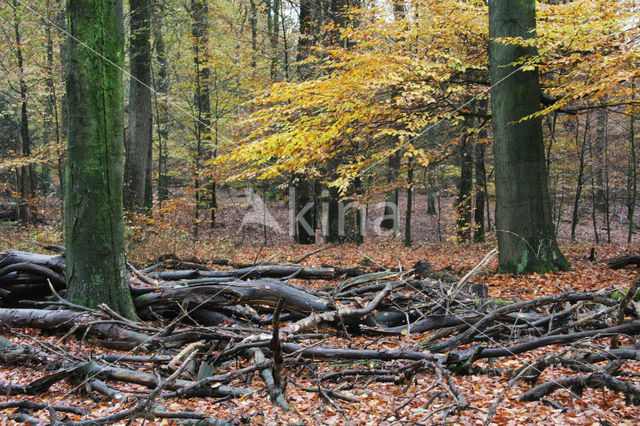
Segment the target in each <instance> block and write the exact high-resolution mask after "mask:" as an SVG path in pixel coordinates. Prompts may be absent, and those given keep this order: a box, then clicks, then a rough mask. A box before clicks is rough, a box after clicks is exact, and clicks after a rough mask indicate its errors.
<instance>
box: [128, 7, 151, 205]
mask: <svg viewBox="0 0 640 426" xmlns="http://www.w3.org/2000/svg"><path fill="white" fill-rule="evenodd" d="M130 4H131V36H130V39H129V43H130V55H129V57H130V72H131V79H130V89H129V91H130V95H129V96H130V102H129V137H127V138H126V146H125V148H126V150H125V152H126V156H125V163H124V206H125V208H126V209H127V210H131V211H134V210H138V211H140V210H142V209H143V208H144V207H145V200H146V201H148V199H149V197H148V195H147V197H145V192H146V191H147V187H146V178H147V175H148V173H147V167H148V165H149V166H150V164H148V163H149V150H150V149H151V146H152V143H151V142H152V141H151V138H152V130H151V129H152V118H151V45H150V42H149V40H150V34H151V0H130Z"/></svg>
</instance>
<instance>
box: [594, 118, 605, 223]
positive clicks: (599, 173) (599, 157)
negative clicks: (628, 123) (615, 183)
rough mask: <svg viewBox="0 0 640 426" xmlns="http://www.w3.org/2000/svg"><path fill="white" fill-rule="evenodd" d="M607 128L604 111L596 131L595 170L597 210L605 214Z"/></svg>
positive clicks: (595, 202)
mask: <svg viewBox="0 0 640 426" xmlns="http://www.w3.org/2000/svg"><path fill="white" fill-rule="evenodd" d="M606 127H607V110H606V109H602V110H600V111H598V122H597V129H596V143H595V147H594V148H595V151H596V156H595V159H596V163H595V165H596V168H595V171H594V173H595V179H596V184H597V188H596V198H595V201H594V204H595V206H596V209H597V210H598V211H599V212H601V213H604V211H605V209H606V202H605V188H604V186H605V185H604V167H605V166H604V163H603V158H604V149H605V147H606V145H607V137H606Z"/></svg>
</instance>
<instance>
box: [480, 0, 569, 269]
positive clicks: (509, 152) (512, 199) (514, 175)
mask: <svg viewBox="0 0 640 426" xmlns="http://www.w3.org/2000/svg"><path fill="white" fill-rule="evenodd" d="M535 27H536V12H535V1H534V0H490V1H489V37H490V39H491V40H494V39H495V38H499V37H523V38H525V39H528V38H531V37H535V33H534V32H533V30H535ZM536 54H537V52H536V50H535V49H534V48H532V47H521V46H517V45H504V44H501V43H498V42H495V41H493V42H490V45H489V64H490V69H491V108H492V121H493V134H494V144H495V162H496V198H497V200H496V215H497V218H496V220H497V227H496V230H497V234H498V249H499V250H500V269H501V270H503V271H505V272H513V273H522V272H528V271H540V272H544V271H548V270H557V269H561V270H566V269H568V268H569V266H570V265H569V262H568V261H567V259H566V258H565V257H564V256H563V255H562V253H561V252H560V250H559V248H558V245H557V242H556V237H555V232H554V229H553V223H552V218H551V207H550V202H549V188H548V183H547V171H546V167H545V157H544V144H543V140H542V123H541V120H540V118H532V119H528V120H526V121H523V122H518V120H520V119H522V118H524V117H527V116H529V115H531V114H533V113H535V112H537V111H538V110H539V108H540V101H539V99H540V87H539V81H538V71H537V69H536V70H532V71H522V70H519V69H516V68H515V67H513V66H511V65H509V64H511V63H513V62H514V61H517V60H518V59H520V58H521V57H522V56H525V55H532V56H535V55H536Z"/></svg>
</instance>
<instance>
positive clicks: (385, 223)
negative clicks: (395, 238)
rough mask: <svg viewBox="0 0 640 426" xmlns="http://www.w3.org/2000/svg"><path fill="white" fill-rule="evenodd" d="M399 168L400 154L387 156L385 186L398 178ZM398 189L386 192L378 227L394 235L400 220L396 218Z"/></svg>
mask: <svg viewBox="0 0 640 426" xmlns="http://www.w3.org/2000/svg"><path fill="white" fill-rule="evenodd" d="M399 168H400V153H399V152H395V153H393V154H391V155H390V156H389V170H388V171H387V184H388V185H392V184H393V183H394V180H395V179H396V178H397V177H398V169H399ZM398 195H399V192H398V188H396V189H393V190H391V191H389V192H387V196H386V199H385V204H384V213H383V215H382V221H381V222H380V227H381V228H382V229H389V230H393V234H394V235H395V234H396V233H397V232H398V229H399V226H400V219H399V218H398Z"/></svg>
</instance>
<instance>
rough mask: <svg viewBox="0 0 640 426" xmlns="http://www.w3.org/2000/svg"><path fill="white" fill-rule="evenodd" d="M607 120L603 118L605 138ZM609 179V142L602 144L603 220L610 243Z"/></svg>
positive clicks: (609, 242)
mask: <svg viewBox="0 0 640 426" xmlns="http://www.w3.org/2000/svg"><path fill="white" fill-rule="evenodd" d="M606 134H607V121H606V120H605V140H606ZM610 183H611V181H610V180H609V144H605V145H604V207H605V209H604V220H605V225H606V228H607V243H608V244H611V205H610V202H611V186H610Z"/></svg>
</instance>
